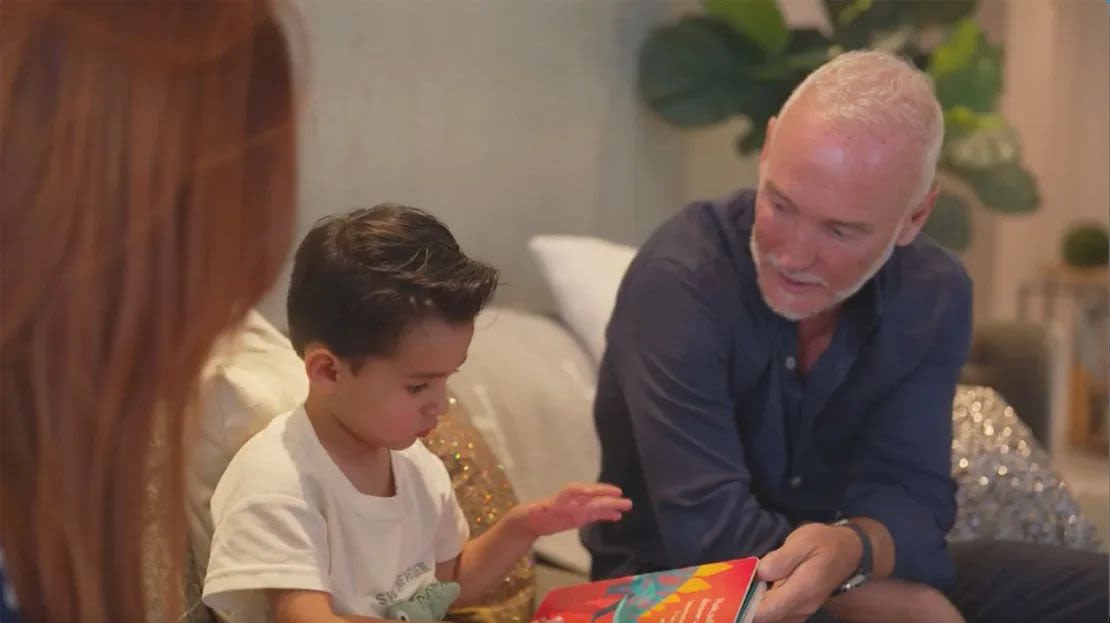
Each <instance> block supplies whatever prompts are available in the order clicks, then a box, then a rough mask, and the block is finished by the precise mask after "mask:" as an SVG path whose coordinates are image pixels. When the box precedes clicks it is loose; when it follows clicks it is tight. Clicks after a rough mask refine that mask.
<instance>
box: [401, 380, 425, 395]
mask: <svg viewBox="0 0 1110 623" xmlns="http://www.w3.org/2000/svg"><path fill="white" fill-rule="evenodd" d="M406 389H408V390H409V393H410V394H419V393H420V392H422V391H424V390H425V389H428V384H427V383H421V384H419V385H409V386H408V387H407V388H406Z"/></svg>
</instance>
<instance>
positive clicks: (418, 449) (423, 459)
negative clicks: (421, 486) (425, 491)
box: [394, 439, 451, 490]
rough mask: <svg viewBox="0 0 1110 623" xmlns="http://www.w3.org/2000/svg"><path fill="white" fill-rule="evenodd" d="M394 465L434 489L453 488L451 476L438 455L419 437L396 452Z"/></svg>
mask: <svg viewBox="0 0 1110 623" xmlns="http://www.w3.org/2000/svg"><path fill="white" fill-rule="evenodd" d="M394 457H395V460H394V465H396V466H397V468H398V469H404V470H406V471H408V472H410V473H411V474H412V475H413V476H415V477H417V478H419V479H420V480H422V481H423V482H424V483H425V484H426V485H427V486H429V487H431V488H433V489H439V490H443V489H444V488H447V489H450V488H451V476H450V474H448V473H447V468H446V466H444V464H443V461H441V460H440V459H439V457H438V456H436V455H435V454H433V453H432V451H431V450H429V449H428V448H427V447H426V446H425V445H424V443H423V442H422V441H420V440H419V439H418V440H417V441H416V442H415V443H413V444H412V445H411V446H409V447H408V448H405V449H404V450H400V451H396V452H394Z"/></svg>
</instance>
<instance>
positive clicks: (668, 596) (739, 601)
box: [532, 558, 763, 623]
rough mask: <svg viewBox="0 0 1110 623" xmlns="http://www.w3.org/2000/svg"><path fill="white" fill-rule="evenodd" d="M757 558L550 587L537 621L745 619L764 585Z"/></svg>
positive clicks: (732, 622)
mask: <svg viewBox="0 0 1110 623" xmlns="http://www.w3.org/2000/svg"><path fill="white" fill-rule="evenodd" d="M757 562H758V559H756V558H744V559H739V560H730V561H727V562H718V563H710V564H704V565H698V566H694V567H686V568H683V569H674V570H671V571H660V572H657V573H645V574H642V575H635V576H630V577H624V578H616V579H612V580H603V581H600V582H591V583H589V584H580V585H577V586H568V587H565V588H558V589H555V590H553V591H551V592H550V593H549V594H548V595H547V597H546V598H545V599H544V600H543V603H541V604H540V607H539V608H538V609H537V610H536V613H535V614H534V615H533V617H532V618H533V620H544V619H554V618H561V619H562V620H563V621H564V623H636V622H643V623H744V622H745V621H748V620H750V619H751V617H752V616H753V615H754V614H755V607H756V605H758V603H759V599H760V597H762V594H763V583H762V582H757V581H755V567H756V564H757Z"/></svg>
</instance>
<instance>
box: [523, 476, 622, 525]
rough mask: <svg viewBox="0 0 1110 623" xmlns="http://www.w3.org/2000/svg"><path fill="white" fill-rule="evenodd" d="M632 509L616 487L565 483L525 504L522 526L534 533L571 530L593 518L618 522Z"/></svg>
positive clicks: (588, 522) (592, 520) (590, 521)
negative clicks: (556, 492)
mask: <svg viewBox="0 0 1110 623" xmlns="http://www.w3.org/2000/svg"><path fill="white" fill-rule="evenodd" d="M631 508H632V500H629V499H628V498H624V497H621V490H620V488H618V487H614V486H613V485H607V484H597V485H568V486H567V487H565V488H563V490H562V491H560V492H559V493H558V494H556V495H555V496H553V497H550V498H547V499H546V500H540V501H539V502H533V503H531V504H528V505H527V506H526V507H525V513H526V515H525V525H527V527H528V529H529V530H530V531H531V532H532V533H533V534H535V535H536V536H547V535H549V534H555V533H557V532H563V531H565V530H575V529H577V528H581V527H582V526H584V525H586V524H590V523H593V522H595V521H619V520H620V518H621V514H622V513H624V512H626V511H628V510H630V509H631Z"/></svg>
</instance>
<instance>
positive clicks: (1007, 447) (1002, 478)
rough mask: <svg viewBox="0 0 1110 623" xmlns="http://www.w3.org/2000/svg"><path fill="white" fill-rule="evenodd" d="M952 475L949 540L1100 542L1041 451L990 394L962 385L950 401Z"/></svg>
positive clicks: (1086, 545)
mask: <svg viewBox="0 0 1110 623" xmlns="http://www.w3.org/2000/svg"><path fill="white" fill-rule="evenodd" d="M952 426H953V431H952V432H953V440H952V475H953V477H954V478H955V479H956V482H957V484H958V485H959V490H958V492H957V494H956V500H957V513H956V524H955V526H954V527H953V529H952V531H951V532H950V533H949V535H948V539H949V541H968V540H975V539H996V540H1013V541H1025V542H1030V543H1049V544H1055V545H1064V546H1067V547H1071V548H1075V549H1084V550H1095V549H1098V547H1099V542H1098V538H1097V537H1096V536H1095V530H1094V526H1093V525H1092V524H1091V522H1090V521H1089V520H1088V519H1086V518H1084V517H1083V515H1082V513H1081V512H1080V509H1079V504H1078V503H1077V501H1076V499H1075V496H1074V495H1072V492H1071V490H1070V489H1069V488H1068V486H1067V483H1065V482H1064V480H1063V478H1062V477H1061V475H1060V473H1059V472H1058V471H1057V470H1056V469H1055V468H1054V467H1053V465H1052V461H1051V459H1050V457H1049V456H1048V452H1046V451H1045V449H1044V448H1043V447H1041V445H1040V444H1039V443H1038V442H1037V440H1036V439H1035V438H1034V437H1033V434H1032V432H1030V430H1029V427H1027V426H1026V425H1025V424H1024V423H1023V422H1022V421H1021V420H1020V419H1018V417H1017V414H1016V413H1015V412H1014V410H1013V408H1011V407H1010V406H1009V405H1008V404H1007V403H1006V401H1005V400H1004V399H1003V398H1002V396H1000V395H999V394H998V393H997V392H995V391H994V390H992V389H989V388H986V387H972V386H961V387H959V388H958V389H957V391H956V397H955V400H954V401H953V405H952Z"/></svg>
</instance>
